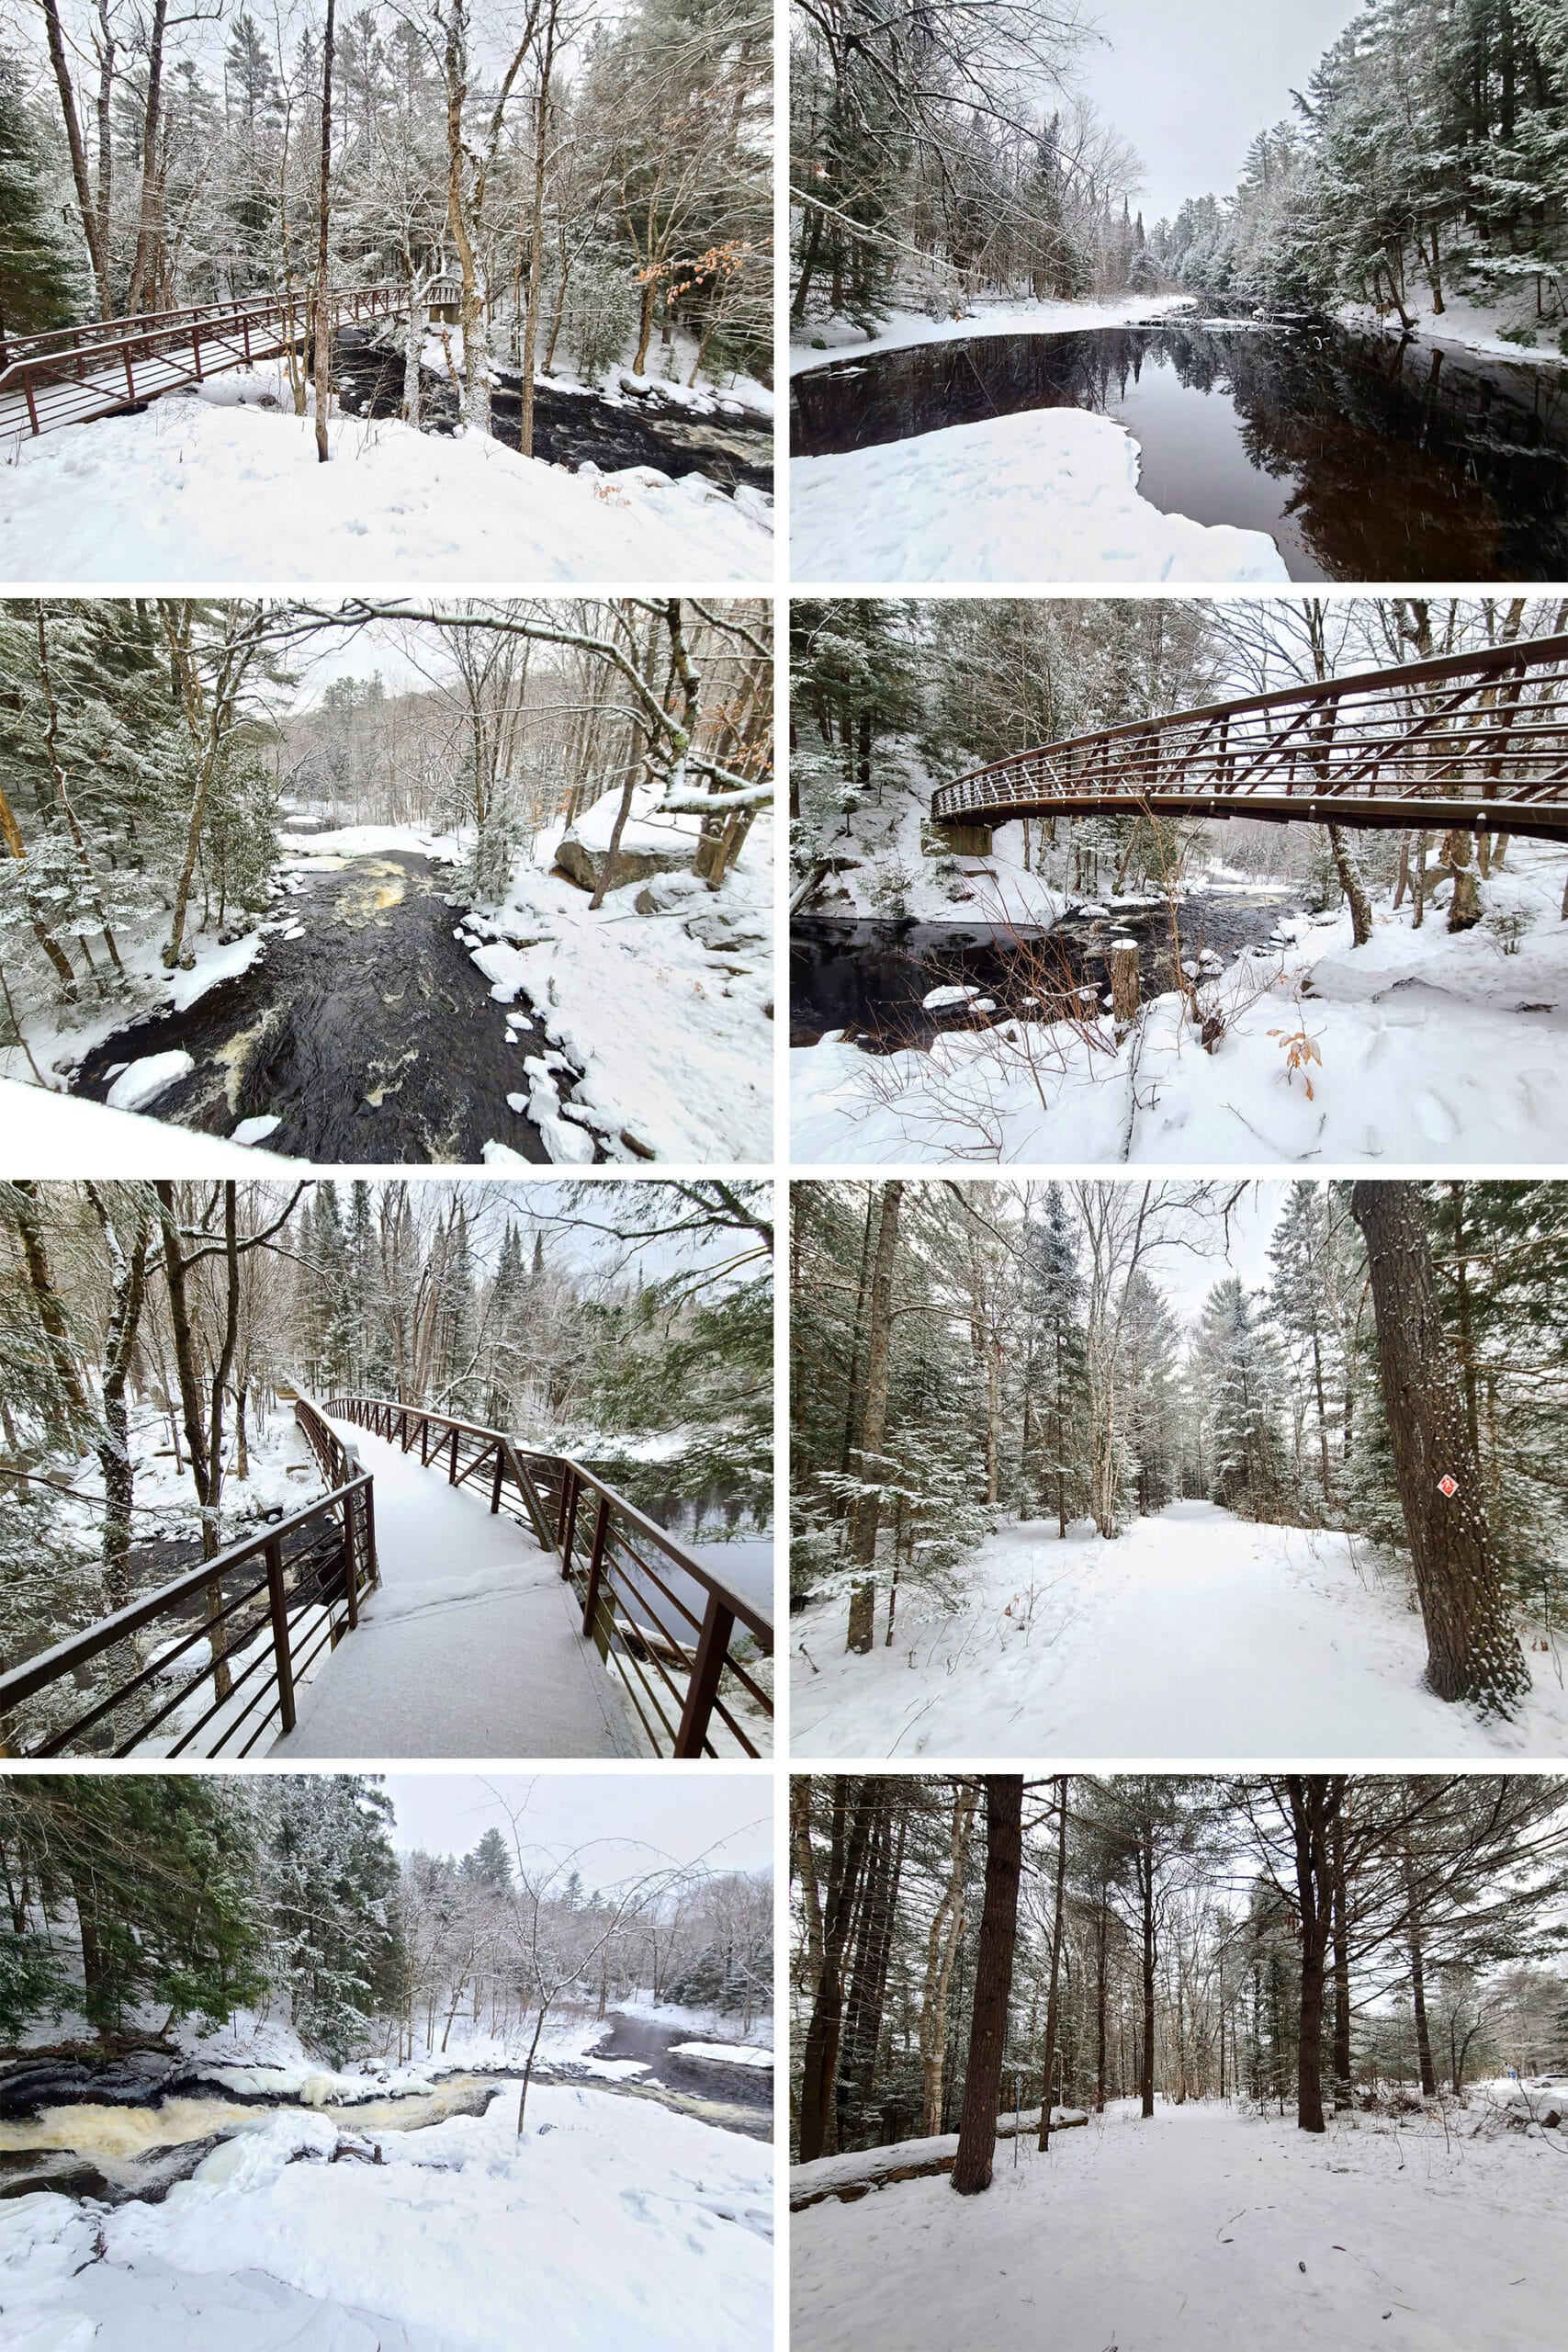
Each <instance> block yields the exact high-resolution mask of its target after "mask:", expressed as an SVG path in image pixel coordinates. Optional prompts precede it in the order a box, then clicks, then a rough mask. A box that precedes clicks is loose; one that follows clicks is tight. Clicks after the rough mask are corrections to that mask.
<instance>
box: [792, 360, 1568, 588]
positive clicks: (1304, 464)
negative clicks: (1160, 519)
mask: <svg viewBox="0 0 1568 2352" xmlns="http://www.w3.org/2000/svg"><path fill="white" fill-rule="evenodd" d="M1038 408H1082V409H1090V410H1093V411H1095V412H1096V413H1100V414H1101V415H1105V416H1110V417H1113V418H1115V420H1116V421H1117V422H1118V423H1119V424H1124V425H1125V426H1126V427H1127V429H1128V430H1129V431H1130V432H1131V433H1132V434H1133V435H1134V436H1135V438H1136V439H1137V441H1138V443H1139V446H1140V447H1141V449H1142V452H1143V467H1142V471H1141V474H1140V477H1139V486H1140V488H1141V490H1142V492H1143V494H1144V496H1145V498H1147V499H1149V500H1150V501H1151V502H1152V503H1154V504H1155V505H1156V506H1157V507H1159V508H1161V509H1162V510H1163V511H1164V512H1166V513H1167V514H1179V515H1190V516H1191V517H1192V518H1193V519H1194V520H1195V521H1197V522H1200V523H1204V524H1215V523H1230V524H1235V525H1236V526H1240V527H1242V528H1246V529H1251V530H1259V531H1267V532H1268V533H1269V535H1270V537H1272V538H1273V539H1274V541H1275V543H1276V545H1277V546H1278V548H1279V549H1280V554H1281V556H1282V557H1283V558H1284V560H1285V563H1286V565H1287V566H1288V568H1289V570H1290V572H1291V576H1292V579H1295V580H1560V579H1562V577H1564V576H1565V575H1568V371H1564V370H1563V369H1562V368H1553V367H1545V366H1533V365H1531V364H1529V363H1528V362H1525V361H1519V362H1514V361H1509V360H1502V359H1495V358H1492V357H1488V356H1481V355H1478V354H1476V353H1472V352H1465V351H1459V350H1451V349H1444V348H1440V347H1438V346H1437V345H1431V344H1426V343H1420V342H1417V341H1416V340H1414V339H1410V340H1407V341H1404V342H1403V343H1402V342H1399V341H1397V340H1395V339H1393V338H1389V337H1382V336H1378V335H1350V334H1343V333H1341V332H1339V331H1338V330H1337V329H1335V328H1331V327H1328V326H1317V325H1313V326H1296V327H1258V328H1251V327H1244V326H1236V327H1235V328H1233V329H1230V330H1224V329H1221V328H1218V327H1215V328H1209V327H1204V326H1202V325H1199V324H1187V323H1185V322H1182V323H1178V324H1174V325H1167V326H1162V327H1114V328H1100V329H1095V330H1092V331H1086V332H1082V333H1078V334H1013V335H977V336H976V337H974V338H973V339H972V340H971V341H968V342H963V343H937V344H924V345H918V346H916V347H915V348H914V349H912V350H908V351H891V352H881V353H871V354H868V355H867V356H865V357H863V358H853V357H852V358H846V359H844V360H841V361H839V362H837V363H835V364H834V365H833V366H831V367H824V368H808V369H807V370H806V371H805V372H804V373H802V374H801V375H798V376H796V377H795V380H794V384H793V386H792V389H791V447H792V450H793V453H794V454H795V456H796V457H822V456H827V455H831V454H838V453H841V452H844V451H847V450H851V449H864V448H870V447H874V446H876V445H877V444H879V443H882V442H887V441H900V440H905V439H908V438H909V437H910V436H911V435H916V434H922V433H931V432H934V431H936V430H938V429H939V428H941V427H942V426H945V425H951V424H976V423H979V422H981V421H982V420H984V419H987V418H990V417H996V416H1009V415H1012V414H1014V413H1017V412H1019V411H1021V410H1025V409H1038Z"/></svg>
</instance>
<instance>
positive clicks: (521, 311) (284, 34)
mask: <svg viewBox="0 0 1568 2352" xmlns="http://www.w3.org/2000/svg"><path fill="white" fill-rule="evenodd" d="M771 62H772V60H771V27H770V25H769V22H768V18H767V17H766V15H765V14H761V15H760V14H758V12H757V11H756V10H755V9H751V8H748V7H747V6H738V5H735V0H637V5H636V6H632V7H630V8H628V9H626V10H625V11H615V12H610V11H606V10H604V9H603V8H596V7H594V6H592V5H588V6H573V5H571V0H518V5H517V6H498V5H495V0H430V5H428V6H419V7H416V8H413V9H401V8H394V7H389V6H378V5H371V6H362V7H357V8H355V10H354V11H353V12H352V14H350V13H348V12H346V11H345V12H344V15H343V16H342V17H339V16H338V15H337V13H336V12H335V9H334V7H333V6H331V5H329V6H325V7H324V8H323V7H321V6H316V5H310V6H301V5H293V6H288V7H285V8H283V9H280V10H278V11H277V12H276V13H275V14H273V15H271V16H269V17H258V16H257V15H256V14H254V13H253V12H252V11H250V10H248V9H244V8H241V9H239V10H237V11H234V12H231V13H228V14H226V15H224V16H222V17H216V18H215V17H213V16H212V15H211V14H203V13H201V12H196V13H193V14H188V15H185V16H178V15H175V16H171V14H170V11H169V9H168V7H167V6H166V5H164V0H156V5H153V6H141V5H138V4H137V0H92V5H87V0H39V6H38V7H37V8H36V9H29V10H28V17H27V23H26V29H25V34H24V39H23V40H22V42H21V43H20V44H19V45H18V46H17V48H15V49H14V50H13V51H12V53H11V55H10V57H9V58H8V59H7V60H6V64H5V72H4V78H3V80H0V159H3V161H0V173H3V175H4V176H3V178H0V205H3V206H4V207H5V214H6V226H7V229H8V230H15V231H16V232H18V233H17V234H15V235H14V236H7V239H6V257H5V263H4V265H3V275H0V309H3V311H4V318H5V323H6V326H7V327H9V329H10V330H11V331H12V332H13V333H23V332H27V331H29V330H32V329H36V328H40V327H47V326H54V325H59V324H64V323H69V322H76V321H85V320H89V319H99V320H106V321H112V320H117V319H122V318H130V317H135V316H138V315H140V314H141V313H142V312H145V311H164V310H174V309H179V308H182V307H185V306H187V305H190V304H194V303H201V302H213V301H222V300H234V299H237V298H239V297H241V296H244V295H249V294H254V293H257V292H268V293H273V294H277V295H281V296H287V297H288V298H289V299H290V300H293V301H295V302H297V303H298V305H299V315H300V318H301V321H302V322H303V321H305V320H307V319H308V318H309V317H310V315H311V314H312V311H313V306H314V303H315V300H316V296H317V293H318V290H319V289H320V288H321V286H322V284H323V283H325V284H331V285H336V284H339V283H347V284H370V283H373V282H378V281H380V280H384V279H395V280H398V281H400V283H401V284H402V286H403V287H404V288H406V290H407V292H408V294H409V295H410V296H411V297H412V302H411V305H410V307H409V309H408V311H407V312H406V314H405V317H404V322H403V325H402V328H401V330H400V339H401V343H402V346H403V351H404V355H405V359H406V363H407V368H408V376H407V383H406V391H405V410H406V413H407V415H408V417H409V419H410V421H411V422H413V423H418V422H419V418H420V401H421V394H420V381H421V379H420V360H421V356H422V353H424V352H425V345H426V341H427V336H428V335H429V334H430V331H431V323H432V322H431V320H430V317H429V308H428V301H429V294H430V289H431V288H432V287H433V286H434V284H435V283H436V282H437V281H438V280H441V279H444V278H446V277H448V276H450V277H454V278H456V280H457V285H458V288H459V294H458V300H457V303H456V304H454V305H453V306H452V307H453V308H454V309H455V310H456V311H457V317H456V318H455V319H454V321H453V322H452V323H453V324H455V325H456V326H457V328H458V330H459V334H460V341H459V342H458V343H457V357H456V359H455V358H454V354H453V339H452V337H451V336H450V335H448V336H447V337H446V354H445V358H444V360H443V358H442V356H441V354H440V351H439V348H438V349H437V351H436V354H435V367H436V368H437V369H438V370H440V371H441V372H443V373H445V374H446V375H448V376H451V377H452V378H453V379H455V383H456V390H457V398H458V401H459V402H460V406H461V412H462V414H463V416H464V419H465V421H467V422H468V423H469V424H472V425H473V426H474V427H475V428H476V429H478V430H480V431H483V430H488V428H489V423H490V399H491V366H492V362H499V363H502V364H507V363H510V365H511V366H513V368H517V369H519V370H520V371H521V374H522V378H523V385H524V392H523V422H522V428H521V429H522V441H521V447H522V453H523V455H524V456H525V457H526V456H528V455H530V454H531V451H532V408H531V401H530V398H529V394H530V391H531V387H532V381H533V379H534V377H535V375H536V373H538V374H540V375H543V376H550V375H553V374H555V373H557V372H558V371H559V370H569V371H570V372H571V373H573V374H575V375H576V376H577V377H579V378H580V379H582V380H583V381H584V382H589V383H592V382H593V381H595V380H596V379H598V378H599V377H600V376H602V375H603V374H604V370H605V369H606V368H607V367H608V366H609V365H610V363H611V362H613V361H624V362H625V363H626V364H627V365H629V366H630V368H632V369H633V371H634V372H635V373H637V374H638V375H641V374H642V373H644V372H645V371H646V370H648V369H649V368H650V366H654V367H657V368H658V370H659V372H660V373H662V374H664V375H666V376H670V377H671V378H673V379H677V380H679V381H682V382H687V383H694V382H695V381H696V380H697V379H698V377H699V376H705V377H707V378H708V379H710V380H715V381H716V380H718V379H721V378H723V377H725V376H727V375H732V374H733V373H734V372H735V371H737V370H739V371H741V372H744V373H754V372H756V371H757V370H758V369H759V368H765V367H766V365H767V358H768V352H769V348H770V343H771V336H770V332H769V325H770V317H769V261H768V245H769V241H770V237H771V229H772V219H771V212H772V207H771V198H770V174H769V170H768V104H769V84H770V74H771ZM425 365H426V368H427V370H429V368H430V365H431V362H430V358H429V356H428V355H426V358H425ZM289 367H290V374H291V377H292V390H293V395H294V399H295V401H296V404H297V407H298V413H299V414H301V415H303V414H304V413H305V407H306V400H307V390H308V381H309V379H308V374H307V369H306V365H305V361H304V358H303V356H302V355H301V356H297V357H296V358H295V359H293V360H291V361H290V363H289Z"/></svg>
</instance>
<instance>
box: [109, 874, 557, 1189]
mask: <svg viewBox="0 0 1568 2352" xmlns="http://www.w3.org/2000/svg"><path fill="white" fill-rule="evenodd" d="M299 879H300V880H301V882H302V884H303V888H301V889H300V891H299V894H298V895H297V896H295V897H292V898H289V899H285V900H283V901H282V906H281V909H280V911H284V910H286V911H287V913H288V916H289V917H291V918H297V919H298V920H299V922H301V923H302V924H303V926H304V929H303V933H302V935H301V936H300V937H299V938H297V939H288V938H285V937H284V936H282V934H281V933H277V932H271V933H268V934H267V937H266V941H265V945H264V947H263V949H262V953H261V955H260V956H259V957H258V958H257V960H256V962H255V963H254V964H253V965H252V967H251V968H250V970H249V971H248V972H243V973H241V974H240V975H239V977H238V978H234V979H230V980H220V981H219V982H218V983H217V985H216V986H215V987H213V988H211V989H209V990H208V991H207V993H206V995H205V996H202V997H199V998H198V999H197V1001H196V1003H195V1004H193V1005H192V1006H190V1008H189V1009H188V1011H186V1012H166V1013H157V1014H154V1015H152V1017H150V1018H149V1019H147V1020H144V1021H139V1022H137V1023H134V1024H133V1025H132V1026H131V1027H130V1028H128V1029H121V1030H118V1031H117V1032H116V1033H115V1035H113V1036H112V1037H109V1038H107V1039H106V1041H105V1043H104V1044H103V1045H101V1046H97V1047H96V1048H95V1050H94V1051H93V1052H92V1053H90V1054H88V1055H87V1056H86V1057H85V1058H84V1060H83V1061H82V1062H81V1064H80V1065H79V1067H78V1068H77V1069H76V1072H75V1074H74V1076H73V1080H72V1091H73V1093H76V1094H86V1095H90V1096H91V1097H92V1098H93V1099H94V1100H95V1101H96V1102H103V1101H104V1100H105V1099H106V1097H107V1094H108V1091H109V1089H110V1087H111V1086H112V1085H113V1083H114V1072H115V1071H116V1070H117V1069H118V1067H119V1066H120V1065H121V1064H123V1063H126V1062H130V1061H139V1060H141V1059H142V1058H143V1057H145V1056H147V1055H151V1054H162V1053H169V1052H172V1051H174V1050H175V1048H179V1049H181V1050H183V1051H184V1052H186V1053H188V1054H190V1055H191V1056H192V1057H194V1059H195V1063H196V1068H195V1069H193V1070H192V1071H191V1072H190V1073H189V1075H188V1076H187V1077H186V1078H183V1079H181V1080H177V1081H176V1082H175V1084H174V1085H173V1086H171V1087H169V1088H168V1089H167V1090H166V1091H164V1093H162V1094H160V1095H159V1096H157V1098H156V1099H155V1100H154V1101H153V1102H152V1103H149V1104H147V1105H146V1108H147V1110H148V1111H149V1112H150V1113H151V1114H152V1115H153V1116H155V1117H157V1118H160V1119H169V1120H172V1121H173V1122H174V1123H175V1125H179V1126H185V1127H195V1128H197V1129H199V1130H200V1131H201V1132H202V1133H203V1134H206V1135H219V1136H228V1135H231V1134H232V1133H233V1131H234V1129H235V1127H236V1126H237V1125H239V1124H240V1123H241V1121H242V1120H245V1119H250V1118H260V1117H268V1116H274V1115H276V1116H277V1117H278V1118H279V1119H280V1120H281V1125H279V1126H278V1127H276V1129H275V1130H274V1132H273V1133H272V1134H271V1135H270V1136H266V1137H265V1138H264V1140H263V1148H264V1149H265V1150H267V1151H276V1152H284V1153H288V1155H289V1156H291V1157H293V1158H297V1159H312V1160H316V1161H318V1162H329V1163H330V1162H333V1161H341V1160H372V1161H377V1162H385V1163H389V1164H391V1163H407V1162H416V1161H424V1162H429V1161H436V1162H445V1163H452V1162H470V1161H475V1160H478V1159H479V1158H480V1156H481V1153H482V1150H483V1147H484V1145H485V1143H486V1141H487V1140H488V1139H489V1138H491V1136H493V1137H494V1138H495V1140H496V1141H497V1142H499V1143H504V1144H507V1145H509V1146H510V1147H511V1148H512V1149H513V1150H514V1151H517V1152H520V1153H521V1154H522V1155H523V1156H524V1158H525V1159H532V1160H536V1161H539V1162H542V1163H547V1161H548V1154H547V1151H546V1149H545V1147H544V1144H543V1142H542V1140H541V1138H540V1136H538V1134H537V1132H536V1129H535V1128H533V1127H532V1126H531V1125H529V1123H528V1121H527V1120H526V1119H525V1118H524V1117H522V1116H520V1115H519V1114H517V1113H516V1112H514V1111H513V1110H512V1109H511V1108H510V1107H509V1106H508V1103H507V1100H506V1098H507V1094H508V1092H513V1093H516V1092H522V1093H526V1091H528V1081H527V1078H526V1075H525V1071H524V1069H523V1062H524V1059H525V1055H526V1054H527V1053H528V1052H529V1051H530V1050H531V1051H533V1052H540V1051H542V1050H543V1049H544V1045H545V1040H544V1039H543V1038H542V1037H541V1036H539V1035H538V1034H537V1033H536V1032H534V1033H532V1034H530V1033H528V1032H524V1033H522V1035H523V1038H524V1042H523V1044H522V1045H521V1046H512V1045H508V1044H507V1042H506V1031H505V1026H504V1014H503V1012H502V1007H501V1006H500V1005H498V1004H497V1003H495V1002H494V1001H492V999H491V995H490V989H489V984H488V983H487V981H486V980H485V979H484V978H483V976H482V974H481V973H480V972H479V969H478V968H477V967H476V966H475V965H474V964H473V962H472V961H471V960H470V956H469V951H468V948H467V947H465V946H464V944H463V943H462V941H461V940H459V939H457V938H455V937H454V936H453V933H454V931H455V929H456V927H457V914H456V913H455V911H454V910H453V909H452V908H451V907H449V906H448V905H447V904H446V897H445V896H444V893H445V892H446V891H447V890H449V889H450V888H451V877H450V875H449V873H448V872H447V870H446V868H444V867H441V866H438V865H434V864H433V863H432V861H431V860H430V859H428V858H425V857H421V856H418V855H416V854H413V853H412V852H409V851H402V850H400V851H396V852H392V853H388V854H376V855H355V856H352V857H344V858H343V859H342V860H341V861H334V867H333V870H332V871H329V872H307V873H305V874H303V875H301V876H299ZM513 1010H515V1011H519V1012H522V1011H525V1010H526V1007H525V1005H524V1004H523V1003H522V1001H521V1000H519V1002H518V1004H517V1005H516V1006H515V1007H514V1008H513ZM561 1077H562V1081H563V1091H566V1092H570V1085H569V1084H568V1083H567V1082H566V1074H565V1073H564V1072H563V1073H561Z"/></svg>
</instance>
